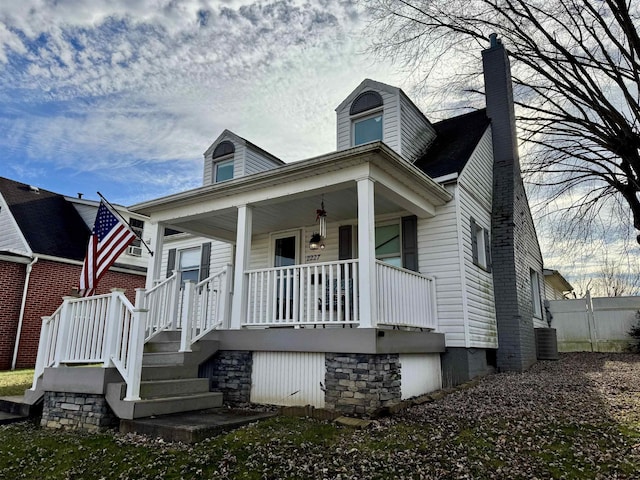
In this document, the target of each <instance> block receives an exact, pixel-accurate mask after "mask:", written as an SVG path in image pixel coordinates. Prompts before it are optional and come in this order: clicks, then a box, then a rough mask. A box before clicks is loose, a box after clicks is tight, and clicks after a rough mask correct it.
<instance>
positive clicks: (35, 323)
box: [0, 260, 145, 369]
mask: <svg viewBox="0 0 640 480" xmlns="http://www.w3.org/2000/svg"><path fill="white" fill-rule="evenodd" d="M6 263H8V262H6ZM2 264H3V265H2V266H1V267H0V268H3V269H6V270H10V271H9V272H8V274H7V278H9V273H10V274H11V275H12V280H11V282H13V283H15V284H19V285H20V286H19V293H18V294H17V295H13V299H12V301H11V303H10V304H7V305H5V304H3V306H2V314H0V322H3V321H4V319H3V317H4V316H5V315H4V312H5V310H7V311H12V312H13V311H19V308H20V302H21V300H22V285H23V284H24V278H25V266H24V265H20V267H21V269H22V272H20V271H18V270H17V269H16V268H15V267H11V268H10V267H7V265H4V264H5V262H2ZM9 265H11V264H9ZM81 269H82V267H81V266H80V265H69V264H64V263H58V262H54V261H50V260H39V261H38V262H37V263H36V264H35V265H34V266H33V270H32V272H31V277H30V280H29V292H28V295H27V302H26V304H25V314H24V319H23V324H22V332H21V334H20V347H19V350H18V359H17V364H16V367H17V368H30V367H33V366H34V365H35V361H36V355H37V353H38V342H39V340H40V326H41V325H42V318H41V317H42V316H47V315H51V314H52V313H53V312H54V311H55V310H56V308H58V307H59V306H60V304H61V303H62V297H63V296H65V295H69V293H70V292H71V289H72V288H74V287H75V288H77V286H78V280H79V278H80V271H81ZM1 272H2V273H3V274H2V276H1V280H2V282H5V281H6V280H5V275H4V271H1ZM144 283H145V276H144V275H133V274H127V273H120V272H113V271H109V272H107V273H106V274H105V276H104V277H103V278H102V279H101V280H100V283H99V285H98V290H97V292H96V293H97V294H102V293H109V291H110V289H111V288H114V287H118V288H125V289H126V290H127V291H126V296H127V298H129V300H130V301H131V302H132V303H133V302H134V300H135V289H136V288H141V287H144ZM15 288H17V287H14V289H15ZM3 290H4V288H3ZM16 309H17V310H16ZM8 317H9V319H8V320H7V324H8V325H3V324H1V323H0V328H2V329H3V330H2V333H3V337H2V339H3V341H4V340H6V343H8V344H10V346H5V344H4V343H0V347H1V349H0V359H2V363H0V369H8V368H10V366H11V357H12V355H13V348H14V347H13V344H14V341H15V335H16V328H17V322H18V314H12V315H11V316H8ZM12 322H13V326H12V327H11V323H12ZM11 328H13V334H12V335H9V334H10V333H11ZM5 331H6V332H7V333H8V335H7V336H5V335H4V332H5ZM7 356H8V357H7ZM6 358H8V361H7V360H5V359H6Z"/></svg>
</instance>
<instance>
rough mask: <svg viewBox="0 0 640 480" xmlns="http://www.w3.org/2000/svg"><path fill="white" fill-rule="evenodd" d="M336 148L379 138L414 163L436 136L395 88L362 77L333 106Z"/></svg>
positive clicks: (407, 98)
mask: <svg viewBox="0 0 640 480" xmlns="http://www.w3.org/2000/svg"><path fill="white" fill-rule="evenodd" d="M336 115H337V123H338V125H337V149H338V150H345V149H347V148H351V147H355V146H357V145H362V144H364V143H368V142H373V141H377V140H381V141H383V142H384V143H386V144H387V145H388V146H389V147H391V148H392V149H393V150H395V151H396V152H397V153H398V154H399V155H400V156H402V157H403V158H405V159H406V160H407V161H409V162H411V163H413V162H415V161H416V160H417V159H418V158H419V157H420V156H421V155H422V154H423V153H424V152H425V151H426V150H427V148H428V147H429V145H430V144H431V142H433V140H434V139H435V137H436V132H435V130H434V128H433V126H432V125H431V123H430V122H429V120H427V118H426V117H425V116H424V115H423V114H422V112H420V110H419V109H418V107H416V106H415V105H414V104H413V102H412V101H411V100H409V97H407V96H406V95H405V93H404V92H403V91H402V90H400V89H399V88H397V87H392V86H391V85H387V84H385V83H381V82H376V81H374V80H370V79H366V80H364V81H363V82H362V83H361V84H360V85H359V86H358V87H357V88H356V89H355V90H354V91H353V92H351V94H350V95H349V96H348V97H347V98H346V99H345V100H344V101H343V102H342V103H341V104H340V105H339V106H338V108H336Z"/></svg>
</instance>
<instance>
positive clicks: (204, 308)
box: [180, 265, 233, 352]
mask: <svg viewBox="0 0 640 480" xmlns="http://www.w3.org/2000/svg"><path fill="white" fill-rule="evenodd" d="M232 272H233V269H232V267H231V265H226V266H225V267H224V268H223V269H222V270H221V271H220V272H218V273H215V274H213V275H211V276H210V277H209V278H206V279H204V280H202V281H201V282H199V283H193V282H186V283H185V285H184V291H183V294H182V296H181V300H180V305H181V308H180V317H181V320H180V325H181V327H182V328H181V338H180V351H183V352H184V351H189V350H191V345H192V344H193V343H195V342H196V341H197V340H198V339H200V338H202V337H203V336H205V335H206V334H207V333H209V332H210V331H212V330H215V329H216V328H229V319H230V315H231V293H232V288H231V285H232V281H233V275H232Z"/></svg>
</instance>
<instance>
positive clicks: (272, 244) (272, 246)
mask: <svg viewBox="0 0 640 480" xmlns="http://www.w3.org/2000/svg"><path fill="white" fill-rule="evenodd" d="M287 237H296V259H295V264H296V265H300V258H301V256H300V245H301V244H300V238H301V232H300V229H295V230H284V231H281V232H275V233H271V234H269V264H270V265H271V266H272V267H275V260H276V240H278V239H279V238H287Z"/></svg>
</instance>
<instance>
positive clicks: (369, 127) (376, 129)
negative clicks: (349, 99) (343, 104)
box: [349, 90, 383, 146]
mask: <svg viewBox="0 0 640 480" xmlns="http://www.w3.org/2000/svg"><path fill="white" fill-rule="evenodd" d="M382 107H383V101H382V95H380V94H379V93H378V92H374V91H373V90H368V91H366V92H362V93H361V94H360V95H358V96H357V97H356V99H355V100H354V101H353V103H352V104H351V108H350V109H349V115H351V125H352V127H351V139H352V142H351V143H352V144H353V145H354V146H356V145H362V144H363V143H369V142H375V141H378V140H382V126H383V116H382Z"/></svg>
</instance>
